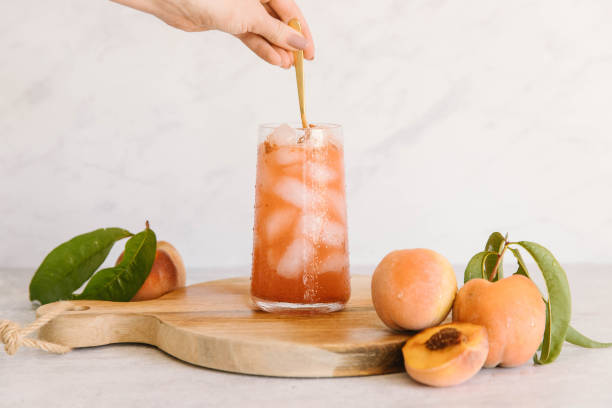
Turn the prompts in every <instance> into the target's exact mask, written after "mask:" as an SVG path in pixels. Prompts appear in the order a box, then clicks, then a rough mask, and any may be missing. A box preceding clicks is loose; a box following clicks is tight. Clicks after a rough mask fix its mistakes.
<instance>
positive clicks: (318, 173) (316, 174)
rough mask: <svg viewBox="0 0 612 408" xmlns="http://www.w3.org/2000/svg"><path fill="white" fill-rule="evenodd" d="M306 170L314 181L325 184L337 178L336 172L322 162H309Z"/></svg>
mask: <svg viewBox="0 0 612 408" xmlns="http://www.w3.org/2000/svg"><path fill="white" fill-rule="evenodd" d="M308 170H309V173H310V177H311V178H312V180H313V181H314V182H315V183H319V184H327V183H331V182H332V181H334V180H335V179H336V178H337V175H336V173H335V172H334V171H333V170H332V169H330V168H329V167H328V166H326V165H324V164H320V163H319V164H317V163H311V164H310V166H309V169H308Z"/></svg>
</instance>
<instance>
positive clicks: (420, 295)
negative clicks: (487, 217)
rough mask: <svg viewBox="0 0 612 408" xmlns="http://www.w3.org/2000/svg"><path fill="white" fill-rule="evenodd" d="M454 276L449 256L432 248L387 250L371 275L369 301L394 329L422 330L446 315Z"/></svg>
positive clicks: (453, 295) (454, 291)
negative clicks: (370, 295) (388, 251)
mask: <svg viewBox="0 0 612 408" xmlns="http://www.w3.org/2000/svg"><path fill="white" fill-rule="evenodd" d="M456 292H457V279H456V278H455V272H454V271H453V268H452V266H451V264H450V263H449V262H448V260H447V259H446V258H445V257H443V256H442V255H440V254H438V253H437V252H435V251H432V250H431V249H403V250H397V251H393V252H390V253H389V254H388V255H387V256H385V257H384V258H383V260H382V261H381V262H380V263H379V264H378V266H377V267H376V270H375V271H374V275H373V276H372V302H373V303H374V308H375V309H376V313H377V314H378V317H380V319H381V320H382V321H383V323H385V324H386V325H387V326H388V327H389V328H391V329H393V330H398V331H399V330H422V329H424V328H427V327H432V326H435V325H437V324H439V323H440V322H441V321H442V320H444V318H445V317H446V316H447V315H448V312H449V311H450V308H451V306H452V304H453V299H454V298H455V294H456Z"/></svg>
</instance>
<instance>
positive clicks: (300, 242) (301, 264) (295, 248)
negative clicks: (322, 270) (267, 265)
mask: <svg viewBox="0 0 612 408" xmlns="http://www.w3.org/2000/svg"><path fill="white" fill-rule="evenodd" d="M314 252H315V250H314V247H313V246H312V244H311V243H310V242H308V241H306V240H305V239H302V238H298V239H296V240H295V241H293V242H292V243H291V244H289V246H288V247H287V249H286V250H285V253H284V254H283V256H282V257H281V259H280V260H279V261H278V265H277V267H276V272H277V273H278V274H279V275H280V276H282V277H284V278H288V279H294V278H297V277H298V276H300V274H301V273H302V272H303V271H304V269H305V267H306V266H307V265H308V264H310V263H311V262H312V259H313V257H314Z"/></svg>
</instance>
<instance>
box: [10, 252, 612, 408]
mask: <svg viewBox="0 0 612 408" xmlns="http://www.w3.org/2000/svg"><path fill="white" fill-rule="evenodd" d="M456 269H457V272H458V275H460V273H461V271H462V270H463V269H462V268H456ZM371 270H372V268H353V272H361V273H364V272H365V273H367V272H369V271H371ZM566 271H567V273H568V276H569V279H570V283H571V288H572V294H573V318H572V320H573V323H574V325H575V326H576V327H577V328H578V329H579V330H581V331H583V332H584V333H585V334H587V335H590V336H591V337H594V338H596V339H598V340H604V341H605V340H608V341H611V340H612V325H611V324H610V323H612V319H611V318H610V314H609V312H608V310H610V309H611V308H612V296H610V289H612V265H599V266H597V265H584V264H581V265H566ZM188 273H189V279H188V283H195V282H199V281H204V280H210V279H218V278H224V277H231V276H239V275H248V268H234V269H223V270H218V269H206V270H190V271H189V272H188ZM31 274H32V271H29V270H23V269H0V293H2V296H1V297H0V318H2V319H11V320H15V321H17V322H19V323H21V324H24V323H27V322H30V321H31V320H32V319H33V318H34V311H33V310H32V308H31V306H30V303H29V301H28V299H27V288H28V283H29V279H30V277H31ZM611 370H612V349H606V350H588V349H582V348H578V347H575V346H572V345H570V344H566V345H565V347H564V349H563V352H562V354H561V356H560V357H559V358H558V360H557V361H556V362H554V363H553V364H550V365H546V366H534V365H532V364H531V363H530V364H527V365H525V366H523V367H518V368H512V369H502V368H496V369H483V370H482V371H481V372H480V373H478V374H477V375H476V376H475V377H474V378H472V379H471V380H470V381H468V382H466V383H464V384H462V385H459V386H457V387H453V388H443V389H436V388H430V387H426V386H422V385H419V384H417V383H415V382H413V381H412V380H411V379H410V378H409V377H408V376H407V375H406V374H403V373H400V374H390V375H380V376H372V377H353V378H330V379H287V378H266V377H256V376H248V375H239V374H232V373H225V372H219V371H215V370H209V369H205V368H201V367H196V366H193V365H190V364H186V363H183V362H181V361H180V360H177V359H175V358H173V357H170V356H168V355H166V354H164V353H163V352H161V351H159V350H157V349H156V348H154V347H150V346H145V345H137V344H123V345H110V346H104V347H95V348H88V349H78V350H74V351H72V352H70V353H68V354H66V355H62V356H58V355H50V354H46V353H44V352H41V351H37V350H30V349H25V348H22V349H20V350H19V351H18V352H17V354H16V355H14V356H8V355H6V354H4V353H3V352H0V396H1V398H2V402H1V403H0V406H6V407H21V406H26V407H33V406H45V407H55V406H62V407H80V406H87V407H88V408H91V407H109V406H110V407H112V406H115V407H119V406H121V407H123V406H139V407H158V406H159V407H164V408H165V407H168V406H170V405H172V406H180V407H189V406H198V407H201V406H249V407H251V406H264V407H272V406H308V407H312V406H340V405H344V406H350V407H372V406H392V404H393V405H396V406H402V407H403V406H419V407H429V406H432V407H433V406H442V404H444V405H453V406H454V405H460V406H467V405H470V406H472V407H473V406H487V407H492V406H495V407H505V406H512V407H516V406H521V407H531V406H534V407H536V406H537V407H538V408H542V407H549V406H550V407H553V406H554V407H558V406H567V407H577V406H588V407H593V406H598V407H599V406H607V407H609V406H612V387H611V385H612V374H611Z"/></svg>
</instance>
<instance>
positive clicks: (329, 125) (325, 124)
mask: <svg viewBox="0 0 612 408" xmlns="http://www.w3.org/2000/svg"><path fill="white" fill-rule="evenodd" d="M285 124H286V125H289V126H290V127H291V128H293V129H295V130H306V129H304V128H303V127H302V124H301V123H296V122H294V123H287V122H270V123H262V124H260V125H259V129H262V130H264V129H266V130H274V129H276V128H277V127H279V126H280V125H285ZM316 126H317V127H316V128H315V129H321V128H323V129H340V128H342V125H339V124H337V123H329V122H320V123H317V124H316Z"/></svg>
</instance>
